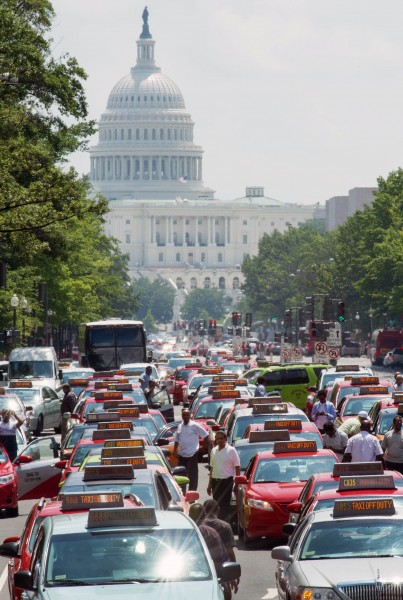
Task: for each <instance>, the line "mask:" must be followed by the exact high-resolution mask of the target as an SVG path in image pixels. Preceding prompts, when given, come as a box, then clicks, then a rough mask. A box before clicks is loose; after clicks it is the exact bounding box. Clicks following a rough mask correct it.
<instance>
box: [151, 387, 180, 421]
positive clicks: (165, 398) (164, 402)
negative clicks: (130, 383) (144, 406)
mask: <svg viewBox="0 0 403 600" xmlns="http://www.w3.org/2000/svg"><path fill="white" fill-rule="evenodd" d="M151 403H152V404H156V403H158V404H160V405H161V406H160V407H159V409H158V410H159V411H160V413H161V414H162V415H163V417H165V420H166V422H167V423H172V422H173V421H175V415H174V407H173V404H172V402H171V398H170V395H169V393H168V392H167V390H160V391H159V392H157V393H156V394H154V396H153V398H152V400H151Z"/></svg>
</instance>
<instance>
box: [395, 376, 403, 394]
mask: <svg viewBox="0 0 403 600" xmlns="http://www.w3.org/2000/svg"><path fill="white" fill-rule="evenodd" d="M395 381H396V391H397V392H403V375H401V373H398V374H397V375H396V376H395Z"/></svg>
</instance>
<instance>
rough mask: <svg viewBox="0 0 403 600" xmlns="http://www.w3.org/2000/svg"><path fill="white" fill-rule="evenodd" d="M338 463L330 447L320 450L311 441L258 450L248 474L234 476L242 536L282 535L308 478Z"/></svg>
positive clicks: (248, 539) (277, 444) (277, 445)
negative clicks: (291, 505)
mask: <svg viewBox="0 0 403 600" xmlns="http://www.w3.org/2000/svg"><path fill="white" fill-rule="evenodd" d="M337 462H338V459H337V457H336V456H335V454H334V453H333V452H332V451H331V450H323V449H322V450H318V449H317V447H316V444H315V442H310V441H304V442H294V441H293V442H291V441H288V442H287V441H278V442H275V443H274V447H273V450H272V451H267V452H259V453H257V454H256V455H255V457H254V458H253V459H252V460H251V462H250V464H249V466H248V468H247V469H246V471H245V475H239V476H237V477H235V484H236V485H237V486H238V487H237V514H238V535H239V537H240V539H244V542H245V543H248V542H249V541H250V540H252V539H253V538H259V537H281V536H282V535H283V529H282V527H283V525H284V523H286V522H287V520H288V512H287V506H288V505H289V504H290V503H291V502H292V501H293V500H295V499H296V498H297V497H298V494H299V492H300V491H301V489H302V488H303V486H304V484H305V482H306V481H307V479H309V477H310V476H311V475H312V473H313V472H315V473H318V472H319V473H327V472H332V469H333V465H334V463H337Z"/></svg>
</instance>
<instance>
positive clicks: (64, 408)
mask: <svg viewBox="0 0 403 600" xmlns="http://www.w3.org/2000/svg"><path fill="white" fill-rule="evenodd" d="M62 390H63V392H64V396H63V400H62V402H61V404H60V412H61V415H62V419H61V420H62V422H61V433H62V437H61V441H62V443H63V441H64V438H65V437H66V435H67V421H68V418H66V417H65V416H64V414H65V413H70V414H71V413H72V412H74V407H75V405H76V403H77V397H76V395H75V393H74V392H72V391H71V387H70V386H69V384H68V383H65V384H64V385H63V387H62Z"/></svg>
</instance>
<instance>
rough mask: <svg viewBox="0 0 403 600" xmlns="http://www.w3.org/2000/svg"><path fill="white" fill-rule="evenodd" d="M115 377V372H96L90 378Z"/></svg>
mask: <svg viewBox="0 0 403 600" xmlns="http://www.w3.org/2000/svg"><path fill="white" fill-rule="evenodd" d="M115 375H116V371H97V372H96V373H94V374H93V376H92V377H93V378H94V379H97V378H98V377H114V376H115Z"/></svg>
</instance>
